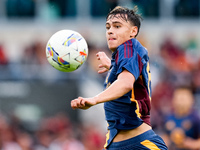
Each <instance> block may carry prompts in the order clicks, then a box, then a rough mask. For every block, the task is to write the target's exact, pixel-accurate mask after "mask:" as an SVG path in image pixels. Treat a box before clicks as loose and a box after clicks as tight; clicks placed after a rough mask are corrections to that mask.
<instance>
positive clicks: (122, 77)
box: [71, 6, 167, 150]
mask: <svg viewBox="0 0 200 150" xmlns="http://www.w3.org/2000/svg"><path fill="white" fill-rule="evenodd" d="M140 21H141V16H140V15H138V14H136V10H135V9H134V10H130V9H128V8H124V7H121V6H117V7H116V8H114V9H113V10H112V11H110V12H109V13H108V16H107V18H106V38H107V44H108V47H109V49H110V50H111V51H112V59H111V60H110V59H109V58H108V57H107V55H106V54H105V53H104V52H99V53H97V59H98V60H99V61H100V62H101V64H100V65H99V67H100V70H99V73H103V72H106V71H108V74H107V77H106V80H105V90H104V91H103V92H101V93H100V94H98V95H96V96H94V97H91V98H83V97H78V98H77V99H74V100H72V101H71V107H72V108H73V109H77V108H78V109H88V108H90V107H91V106H94V105H97V104H99V103H104V109H105V116H106V120H107V123H108V133H107V135H106V137H107V139H106V143H105V146H104V148H105V149H107V150H115V149H117V150H125V149H129V150H141V149H142V150H143V149H144V150H149V149H151V150H166V149H167V147H166V145H165V143H164V142H163V140H162V139H161V138H160V137H159V136H158V135H156V134H155V133H154V132H153V130H152V128H151V125H150V108H151V106H150V103H151V75H150V69H149V57H148V52H147V50H146V49H145V48H144V47H143V46H142V45H141V44H140V43H139V41H137V40H136V36H137V35H138V33H139V29H140Z"/></svg>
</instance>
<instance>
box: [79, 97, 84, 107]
mask: <svg viewBox="0 0 200 150" xmlns="http://www.w3.org/2000/svg"><path fill="white" fill-rule="evenodd" d="M80 104H81V106H82V107H84V106H85V100H83V99H82V100H81V102H80Z"/></svg>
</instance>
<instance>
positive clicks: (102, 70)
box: [98, 68, 108, 74]
mask: <svg viewBox="0 0 200 150" xmlns="http://www.w3.org/2000/svg"><path fill="white" fill-rule="evenodd" d="M107 71H108V69H106V68H103V69H101V70H99V71H98V73H99V74H101V73H104V72H107Z"/></svg>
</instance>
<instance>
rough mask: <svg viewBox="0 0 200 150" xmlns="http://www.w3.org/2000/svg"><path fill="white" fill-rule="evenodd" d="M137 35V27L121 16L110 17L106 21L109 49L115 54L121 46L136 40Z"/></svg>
mask: <svg viewBox="0 0 200 150" xmlns="http://www.w3.org/2000/svg"><path fill="white" fill-rule="evenodd" d="M136 34H137V27H136V26H133V25H131V23H130V22H129V21H126V20H124V19H123V18H121V17H120V15H119V14H117V15H116V16H114V17H108V19H107V21H106V38H107V44H108V48H109V49H110V50H111V51H113V52H114V51H115V50H116V48H117V47H118V46H119V45H121V44H122V43H124V42H126V41H127V40H129V39H131V38H134V37H135V35H136Z"/></svg>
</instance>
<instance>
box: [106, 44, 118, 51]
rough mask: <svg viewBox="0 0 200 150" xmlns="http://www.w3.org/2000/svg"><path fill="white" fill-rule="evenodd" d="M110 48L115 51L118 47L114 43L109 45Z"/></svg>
mask: <svg viewBox="0 0 200 150" xmlns="http://www.w3.org/2000/svg"><path fill="white" fill-rule="evenodd" d="M108 48H109V49H110V50H111V51H112V52H114V51H115V50H116V49H117V46H114V45H108Z"/></svg>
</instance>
